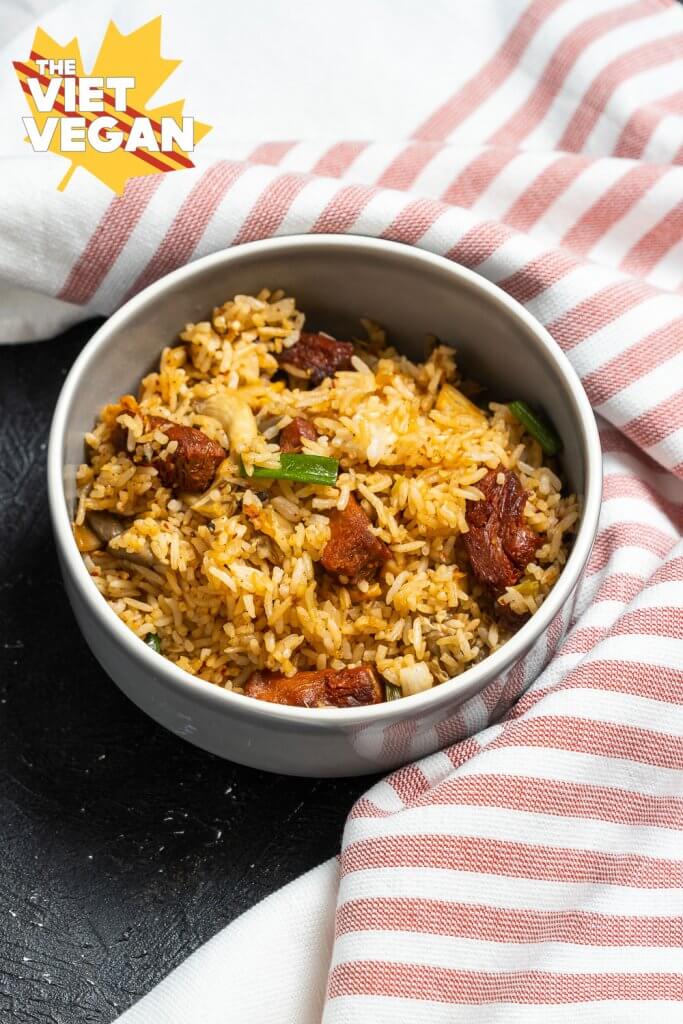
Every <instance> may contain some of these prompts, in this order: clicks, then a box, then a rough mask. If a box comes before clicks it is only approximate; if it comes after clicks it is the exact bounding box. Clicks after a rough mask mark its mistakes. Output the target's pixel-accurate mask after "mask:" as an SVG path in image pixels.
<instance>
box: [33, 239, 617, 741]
mask: <svg viewBox="0 0 683 1024" xmlns="http://www.w3.org/2000/svg"><path fill="white" fill-rule="evenodd" d="M301 246H310V247H312V248H314V249H319V250H320V251H321V255H322V253H323V252H324V251H325V250H331V249H334V248H335V247H342V248H345V249H348V250H351V251H353V250H356V251H361V250H363V251H366V252H373V251H374V252H377V254H378V255H381V254H382V253H386V252H389V253H391V254H393V256H395V257H397V258H398V259H402V260H405V261H407V262H410V263H421V264H422V265H424V266H425V267H426V268H427V269H428V270H429V269H430V268H432V269H433V270H434V271H440V272H442V273H443V272H447V273H449V274H450V275H452V276H453V278H459V279H461V280H464V281H466V282H467V283H468V284H469V285H470V286H471V287H473V288H474V289H475V290H478V291H479V293H480V294H481V295H482V296H483V297H484V299H485V300H486V301H488V302H490V303H494V304H496V305H498V307H499V308H502V310H503V311H504V313H505V314H506V315H508V316H509V317H511V318H512V319H516V320H517V321H518V322H521V324H522V325H523V326H525V327H526V328H527V329H528V330H530V331H531V332H532V333H533V334H534V335H535V338H536V341H537V342H538V343H539V344H540V345H541V346H542V348H544V349H545V351H546V354H547V355H548V356H549V358H550V360H551V361H552V362H553V363H554V364H555V368H556V369H557V370H558V372H559V373H560V376H561V378H562V381H563V384H564V386H565V388H566V389H567V393H568V397H569V399H570V404H571V406H572V407H573V412H574V414H575V421H576V425H577V430H578V437H579V442H580V450H581V457H582V460H583V465H584V472H585V486H584V496H583V508H582V515H581V520H580V524H579V529H578V531H577V535H576V537H575V540H574V544H573V546H572V550H571V552H570V555H569V558H568V559H567V562H566V564H565V566H564V568H563V569H562V571H561V573H560V576H559V577H558V579H557V582H556V583H555V585H554V587H553V589H552V590H551V591H550V594H549V595H548V597H547V598H546V600H545V601H544V602H543V604H542V605H541V607H540V609H539V610H538V611H537V612H535V613H534V615H532V616H531V617H530V618H529V619H528V620H527V621H526V622H525V623H524V625H522V626H521V628H520V629H519V630H518V632H517V633H515V635H514V636H513V637H511V639H510V640H508V641H506V643H504V644H503V645H502V646H501V647H500V648H499V649H498V650H497V651H495V652H494V653H493V654H489V655H488V656H487V657H485V658H484V659H482V661H480V662H477V664H476V665H473V666H472V667H471V668H469V669H467V670H466V671H465V672H463V673H462V674H461V675H459V676H454V677H453V678H451V679H449V680H446V681H445V682H443V683H440V684H439V685H438V686H435V687H433V688H432V689H429V690H425V691H423V692H421V693H417V694H412V695H410V696H407V697H402V698H401V700H398V701H390V702H385V703H381V704H371V705H363V706H360V707H356V708H299V707H290V706H289V705H284V704H271V703H268V702H266V701H259V700H254V699H253V698H249V697H246V696H245V695H244V694H240V693H233V692H232V691H231V690H225V689H223V688H222V687H219V686H216V684H215V683H210V682H208V681H207V680H204V679H201V678H200V677H198V676H193V675H191V674H190V673H189V672H186V671H185V670H184V669H181V668H178V666H177V665H175V664H174V663H173V662H171V661H169V660H168V659H167V658H164V657H163V655H158V654H157V653H156V652H154V651H152V650H151V649H150V648H149V647H147V646H146V645H145V644H144V643H143V642H141V641H140V638H139V637H137V636H136V635H135V634H134V633H133V632H132V630H130V629H129V627H128V626H126V625H125V624H124V623H123V622H122V621H121V619H119V617H118V616H117V614H116V613H115V612H114V610H113V609H112V608H111V607H110V606H109V604H108V602H107V601H106V599H105V598H104V597H103V596H102V595H101V594H100V592H99V590H98V589H97V587H96V585H95V583H94V581H93V580H92V578H91V577H90V574H89V573H88V571H87V569H86V567H85V563H84V561H83V558H82V556H81V554H80V552H79V551H78V548H77V546H76V542H75V539H74V536H73V533H72V531H71V521H70V518H69V511H68V506H67V499H66V494H65V491H64V479H63V478H64V466H63V452H64V448H65V443H64V442H65V428H66V422H67V417H68V413H69V411H70V409H71V406H72V403H73V402H74V400H75V398H76V395H77V391H78V388H79V385H80V384H81V381H82V380H83V379H84V378H85V377H87V371H88V368H89V367H90V365H91V364H92V363H93V362H94V361H95V360H96V359H97V356H98V354H99V352H100V351H101V350H102V349H104V348H106V346H107V344H108V343H109V342H110V341H111V340H112V339H113V338H114V337H115V336H116V334H117V333H118V331H119V328H120V327H121V326H123V325H125V321H126V320H127V319H128V317H129V316H130V315H131V314H133V313H135V312H137V311H139V310H140V309H142V308H143V307H144V306H145V305H146V304H147V303H148V302H150V301H152V300H156V299H157V298H158V297H159V296H160V295H162V294H164V293H165V292H169V291H172V290H173V289H174V288H175V287H176V286H177V285H178V284H180V283H181V282H187V281H190V280H191V279H192V278H193V277H195V276H201V275H202V274H203V272H204V271H205V270H207V269H208V268H211V267H214V266H219V265H222V264H226V265H227V264H229V263H231V262H233V261H238V260H240V259H241V258H242V257H243V256H244V255H248V254H250V253H253V252H254V251H258V250H261V251H264V252H265V251H266V250H268V251H269V252H276V253H277V252H278V251H280V250H281V251H286V250H287V249H290V248H292V247H301ZM96 414H97V410H93V417H94V416H95V415H96ZM47 483H48V503H49V508H50V515H51V519H52V526H53V531H54V536H55V543H56V546H57V549H58V552H59V554H60V556H61V559H62V565H63V567H64V569H66V570H68V572H69V575H70V579H71V582H72V584H73V585H74V586H75V588H76V590H77V592H78V595H79V597H80V598H81V600H82V601H83V603H84V604H85V605H86V606H87V608H88V609H89V611H90V612H91V613H92V614H93V615H94V616H95V618H96V619H97V621H98V623H99V625H100V626H101V627H102V629H103V630H104V631H105V632H106V633H107V634H108V635H109V638H110V640H111V641H112V642H113V643H114V644H116V645H120V646H122V647H123V648H124V650H125V652H126V653H127V655H128V656H129V657H130V658H132V659H133V660H134V661H136V662H138V663H140V664H141V666H142V668H143V669H144V670H145V672H146V673H147V674H150V675H153V676H154V677H155V679H156V680H157V681H161V682H162V683H163V684H164V685H165V686H166V687H167V688H169V689H171V690H174V691H177V692H178V693H179V694H180V695H182V696H183V697H185V698H188V699H190V700H192V699H193V698H194V699H197V700H199V701H200V702H205V703H206V702H208V703H209V704H213V705H214V706H215V707H216V709H220V710H221V711H222V712H223V713H226V712H230V710H231V709H232V711H233V712H234V714H235V717H238V718H245V717H246V718H249V717H251V716H252V715H255V716H258V717H259V718H261V719H272V720H274V722H277V721H279V722H281V723H284V722H285V721H289V722H291V723H296V724H297V725H298V726H304V727H308V728H310V729H313V730H317V729H319V728H321V727H326V726H327V725H335V726H337V727H344V726H351V727H358V726H359V725H367V724H370V722H375V723H378V722H380V721H381V720H383V719H384V720H386V721H391V722H397V721H399V720H402V719H405V718H411V717H413V716H419V715H420V714H421V713H423V712H425V711H428V710H432V711H433V710H436V709H439V708H441V707H442V706H444V705H447V704H451V703H455V702H456V700H457V698H458V691H459V690H466V691H467V694H466V696H465V697H463V700H466V699H468V698H469V697H470V696H472V695H474V694H477V693H480V692H481V691H482V690H483V689H484V688H485V686H487V685H488V684H489V683H491V682H492V681H493V680H494V679H495V678H496V677H497V676H498V675H500V674H501V673H502V672H504V671H505V670H506V669H507V668H509V667H510V666H511V665H512V664H513V663H514V662H516V661H518V660H520V658H522V657H523V656H524V654H525V653H526V652H527V651H528V650H529V649H530V647H531V646H532V645H533V643H535V642H536V641H537V640H538V639H539V637H540V636H541V635H542V634H543V633H544V632H545V630H546V629H547V627H548V626H549V625H550V623H551V622H552V620H553V619H554V618H555V616H556V615H557V614H558V612H559V611H560V609H561V608H562V607H563V606H564V605H565V603H566V602H567V600H568V599H569V598H570V596H571V594H572V593H573V591H574V588H575V586H576V584H577V583H578V581H579V579H580V577H581V574H582V572H583V570H584V568H585V566H586V563H587V561H588V557H589V555H590V551H591V548H592V546H593V541H594V539H595V535H596V532H597V526H598V518H599V513H600V505H601V500H602V452H601V446H600V439H599V435H598V429H597V425H596V422H595V418H594V415H593V411H592V409H591V406H590V403H589V401H588V398H587V396H586V393H585V391H584V389H583V386H582V384H581V382H580V380H579V377H578V375H577V373H576V371H575V370H574V368H573V367H572V365H571V364H570V362H569V360H568V359H567V357H566V356H565V355H564V353H563V352H562V350H561V349H560V348H559V346H558V345H557V343H556V342H555V341H554V340H553V338H552V337H551V335H550V334H549V332H548V331H547V330H546V329H545V327H543V325H542V324H541V323H539V321H538V320H537V319H536V318H535V317H534V316H533V315H532V314H531V313H529V312H528V311H527V310H526V309H525V308H524V307H523V306H522V305H521V304H520V303H519V302H517V300H515V299H513V298H511V297H510V296H509V295H507V293H506V292H504V291H503V290H502V289H501V288H499V287H498V286H497V285H495V284H493V283H492V282H490V281H488V280H487V279H486V278H484V277H482V276H481V275H479V274H477V273H475V272H474V271H473V270H470V269H469V268H467V267H463V266H461V265H460V264H458V263H454V262H452V261H451V260H448V259H446V258H445V257H443V256H440V255H438V254H436V253H432V252H429V251H428V250H425V249H420V248H416V247H415V246H410V245H406V244H404V243H401V242H394V241H389V240H385V239H379V238H374V237H369V236H364V235H336V234H314V235H308V234H293V235H281V236H277V237H275V238H267V239H261V240H258V241H254V242H247V243H244V244H242V245H238V246H232V247H230V248H227V249H221V250H219V251H217V252H214V253H211V254H209V255H207V256H204V257H201V258H199V259H197V260H194V261H193V262H190V263H186V264H184V265H183V266H182V267H179V268H178V269H176V270H174V271H172V272H171V273H169V274H166V275H165V276H163V277H161V278H159V279H158V280H157V281H155V282H153V283H152V284H150V285H148V287H146V288H145V289H143V290H142V291H141V292H139V293H138V294H137V295H135V296H134V297H133V298H131V299H129V300H128V301H127V302H126V303H124V304H123V305H122V306H121V307H119V309H117V310H116V311H115V312H114V313H113V314H112V315H111V316H110V317H109V318H108V319H107V320H106V321H105V323H104V324H102V325H101V326H100V327H99V328H98V330H97V331H96V332H95V333H94V334H93V336H92V338H91V339H90V340H89V341H88V342H87V344H86V345H85V346H84V347H83V349H82V350H81V352H80V353H79V355H78V356H77V357H76V360H75V361H74V363H73V365H72V367H71V369H70V371H69V373H68V375H67V377H66V379H65V380H64V383H63V385H62V388H61V391H60V393H59V397H58V400H57V403H56V406H55V411H54V414H53V418H52V425H51V428H50V436H49V443H48V453H47ZM226 702H227V703H226Z"/></svg>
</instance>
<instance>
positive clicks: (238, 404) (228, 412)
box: [198, 391, 258, 455]
mask: <svg viewBox="0 0 683 1024" xmlns="http://www.w3.org/2000/svg"><path fill="white" fill-rule="evenodd" d="M198 411H199V412H200V413H201V414H202V416H210V417H211V419H214V420H218V422H219V423H220V425H221V426H222V427H223V429H224V430H225V432H226V434H227V435H228V438H229V439H230V448H231V450H232V453H233V455H239V453H240V452H242V451H245V450H247V449H248V448H250V447H251V446H252V444H253V443H254V441H255V440H256V438H257V437H258V427H257V426H256V419H255V418H254V414H253V412H252V411H251V408H250V407H249V405H248V404H247V402H245V401H244V399H243V398H240V397H239V395H231V394H228V393H227V392H225V391H224V392H223V393H222V394H218V395H213V396H212V397H211V398H207V399H206V401H205V402H202V404H201V405H200V406H199V408H198Z"/></svg>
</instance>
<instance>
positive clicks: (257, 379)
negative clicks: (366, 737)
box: [73, 289, 579, 707]
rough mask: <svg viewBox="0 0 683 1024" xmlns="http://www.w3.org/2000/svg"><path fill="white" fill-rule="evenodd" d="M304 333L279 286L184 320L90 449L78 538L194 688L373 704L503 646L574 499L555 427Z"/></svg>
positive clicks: (543, 586) (554, 550)
mask: <svg viewBox="0 0 683 1024" xmlns="http://www.w3.org/2000/svg"><path fill="white" fill-rule="evenodd" d="M305 326H306V325H305V318H304V315H303V313H302V312H301V311H299V310H298V309H297V307H296V304H295V301H294V299H293V298H290V297H286V296H285V295H284V294H283V293H281V292H273V293H271V292H269V291H268V290H267V289H264V290H263V291H261V292H260V293H259V294H258V295H257V296H246V295H237V296H235V297H234V298H233V299H231V300H230V301H228V302H226V303H224V304H223V305H222V306H219V307H217V308H216V309H214V311H213V314H212V318H211V320H210V321H207V322H202V323H197V324H188V325H187V326H186V327H185V329H184V330H183V331H182V332H181V334H180V339H179V343H178V344H175V345H173V346H171V347H168V348H165V349H164V351H163V352H162V354H161V358H160V362H159V366H158V369H155V370H154V371H152V372H151V373H149V374H147V375H146V376H145V377H144V378H143V379H142V381H141V384H140V389H139V393H138V394H137V395H136V396H133V395H123V396H122V397H121V398H120V399H119V401H117V402H115V403H113V404H111V405H108V406H106V407H105V408H104V409H103V410H102V411H101V413H100V417H99V420H98V422H97V424H96V426H95V428H94V430H93V431H92V432H90V433H88V434H87V435H86V438H85V441H86V446H87V449H88V459H87V461H86V462H85V463H84V464H83V465H82V466H80V468H79V470H78V474H77V485H78V504H77V509H76V514H75V519H74V523H73V529H74V535H75V538H76V541H77V544H78V547H79V550H80V551H81V553H82V555H83V558H84V560H85V563H86V566H87V568H88V571H89V572H90V575H91V576H92V578H93V580H94V581H95V583H96V585H97V587H98V588H99V590H100V592H101V593H102V595H103V596H104V597H105V598H106V600H107V601H108V602H109V604H110V605H111V607H112V608H113V609H114V611H115V612H116V613H117V615H119V617H120V618H121V619H122V620H123V622H124V623H126V625H127V626H128V627H129V628H130V629H131V630H133V632H135V633H136V634H137V636H138V637H140V639H141V640H143V641H144V642H146V643H147V644H149V646H151V647H152V648H153V649H154V650H155V651H157V652H159V653H160V654H162V655H163V656H164V657H166V658H168V659H170V660H171V661H172V662H174V663H175V664H176V665H178V666H179V667H180V668H182V669H184V670H186V671H187V672H189V673H192V674H194V675H195V676H199V677H201V678H203V679H206V680H208V681H210V682H212V683H215V684H216V685H218V686H221V687H224V688H226V689H230V690H233V691H237V692H240V693H243V694H245V695H246V696H248V697H253V698H256V699H259V700H264V701H270V702H274V703H282V704H289V705H295V706H302V707H352V706H359V705H365V704H376V703H381V702H383V701H385V700H393V699H395V698H398V697H402V696H408V695H410V694H414V693H418V692H420V691H422V690H426V689H429V688H431V687H434V686H438V685H439V684H440V683H443V682H444V681H446V680H447V679H450V678H452V677H454V676H457V675H460V674H461V673H462V672H464V671H466V670H467V669H468V668H469V667H470V666H472V665H473V664H475V663H477V662H479V661H481V660H482V659H483V658H485V657H486V656H487V655H488V654H490V653H491V652H493V651H494V650H496V649H497V648H498V647H500V646H501V644H503V643H505V641H506V640H508V639H509V638H510V637H511V636H512V635H513V634H514V633H515V632H516V631H517V630H518V629H519V628H520V626H521V625H522V624H523V622H524V621H525V620H526V618H528V616H529V615H533V613H534V612H535V611H536V610H537V609H538V607H539V606H540V604H541V603H542V602H543V600H544V599H545V598H546V596H547V595H548V593H549V592H550V590H551V589H552V587H553V585H554V583H555V581H556V580H557V578H558V576H559V574H560V572H561V569H562V566H563V565H564V563H565V561H566V558H567V555H568V551H569V548H570V545H571V538H572V534H573V532H574V531H575V529H576V526H577V523H578V519H579V505H578V500H577V498H576V496H575V495H573V494H568V493H563V484H562V480H561V478H560V475H559V467H558V464H557V461H556V458H555V456H556V455H557V453H558V451H559V447H560V444H559V439H558V438H557V436H556V435H555V433H554V431H553V429H552V427H551V426H550V424H549V423H548V422H547V421H544V420H543V419H541V418H540V417H539V416H538V414H537V413H535V412H534V411H533V410H531V409H530V408H529V407H528V406H526V405H525V404H524V403H522V402H519V401H513V402H511V403H510V405H506V404H501V403H498V402H491V401H489V402H484V401H483V398H484V394H483V392H482V390H481V388H480V387H478V386H477V385H476V384H474V383H472V382H468V381H466V380H464V379H463V378H462V376H461V375H460V372H459V370H458V367H457V364H456V354H455V351H454V349H453V348H451V347H450V346H447V345H442V344H440V343H438V342H437V341H436V340H435V339H434V340H433V343H432V345H431V351H430V352H429V354H428V355H427V356H426V358H425V360H424V362H422V363H419V364H416V363H413V362H411V361H410V360H408V359H407V358H406V357H405V356H403V355H401V354H400V353H398V352H397V351H395V350H394V349H392V348H391V347H390V345H389V344H388V343H387V339H386V337H385V333H384V331H383V330H382V329H381V328H379V327H378V326H377V325H375V324H372V323H370V322H367V321H364V322H363V328H364V332H365V335H366V336H365V337H364V338H363V339H353V340H348V339H337V338H334V337H332V336H331V335H329V334H327V333H325V332H323V331H311V330H305ZM512 397H514V396H512Z"/></svg>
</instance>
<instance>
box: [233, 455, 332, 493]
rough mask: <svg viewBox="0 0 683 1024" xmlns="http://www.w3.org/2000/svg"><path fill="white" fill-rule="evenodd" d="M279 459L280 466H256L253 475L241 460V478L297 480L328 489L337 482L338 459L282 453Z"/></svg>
mask: <svg viewBox="0 0 683 1024" xmlns="http://www.w3.org/2000/svg"><path fill="white" fill-rule="evenodd" d="M279 458H280V465H279V466H276V467H270V468H269V467H267V466H254V467H253V468H252V472H251V473H247V471H246V468H245V466H244V463H243V462H242V460H241V459H240V476H244V477H247V478H248V479H249V480H295V481H296V482H297V483H300V484H324V485H325V486H326V487H332V486H333V485H334V483H335V482H336V479H337V473H338V472H339V462H338V460H337V459H328V458H327V456H326V455H306V454H304V453H301V452H282V453H281V454H280V457H279Z"/></svg>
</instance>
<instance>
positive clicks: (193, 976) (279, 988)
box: [118, 857, 339, 1024]
mask: <svg viewBox="0 0 683 1024" xmlns="http://www.w3.org/2000/svg"><path fill="white" fill-rule="evenodd" d="M338 884H339V865H338V861H337V858H336V857H333V858H332V859H331V860H328V861H325V863H324V864H321V865H320V866H319V867H317V868H314V869H313V871H309V872H307V873H306V874H305V875H302V876H301V878H297V879H296V881H294V882H291V883H290V884H289V885H286V886H284V888H282V889H280V891H279V892H277V893H275V894H274V895H273V896H269V897H268V898H267V899H265V900H263V901H262V902H261V903H259V904H257V906H255V907H254V908H253V909H252V910H250V911H248V912H247V913H246V914H243V915H242V916H241V917H238V918H237V920H236V921H233V923H232V924H231V925H230V926H229V927H228V928H224V929H223V931H221V932H219V933H218V934H217V935H216V936H214V938H213V939H211V940H210V941H209V942H207V943H205V945H203V946H201V947H200V948H199V949H198V950H197V951H196V952H195V953H193V954H192V956H190V957H189V958H188V959H187V960H186V961H185V962H184V963H182V964H181V965H180V966H179V967H176V969H175V970H174V971H172V972H171V974H169V976H168V977H167V978H165V979H164V981H163V982H162V983H161V984H160V985H158V986H157V987H156V988H155V989H153V990H152V992H151V993H150V994H149V995H147V996H145V997H144V998H143V999H141V1000H140V1001H139V1002H138V1003H136V1004H135V1005H134V1006H133V1007H131V1009H130V1010H128V1011H127V1012H126V1013H124V1014H123V1015H122V1016H121V1017H119V1019H118V1024H246V1022H250V1024H319V1021H320V1017H321V1014H322V1009H323V1002H324V997H325V983H326V980H327V969H328V966H329V963H330V957H331V955H332V940H333V937H334V905H335V901H336V896H337V887H338Z"/></svg>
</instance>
